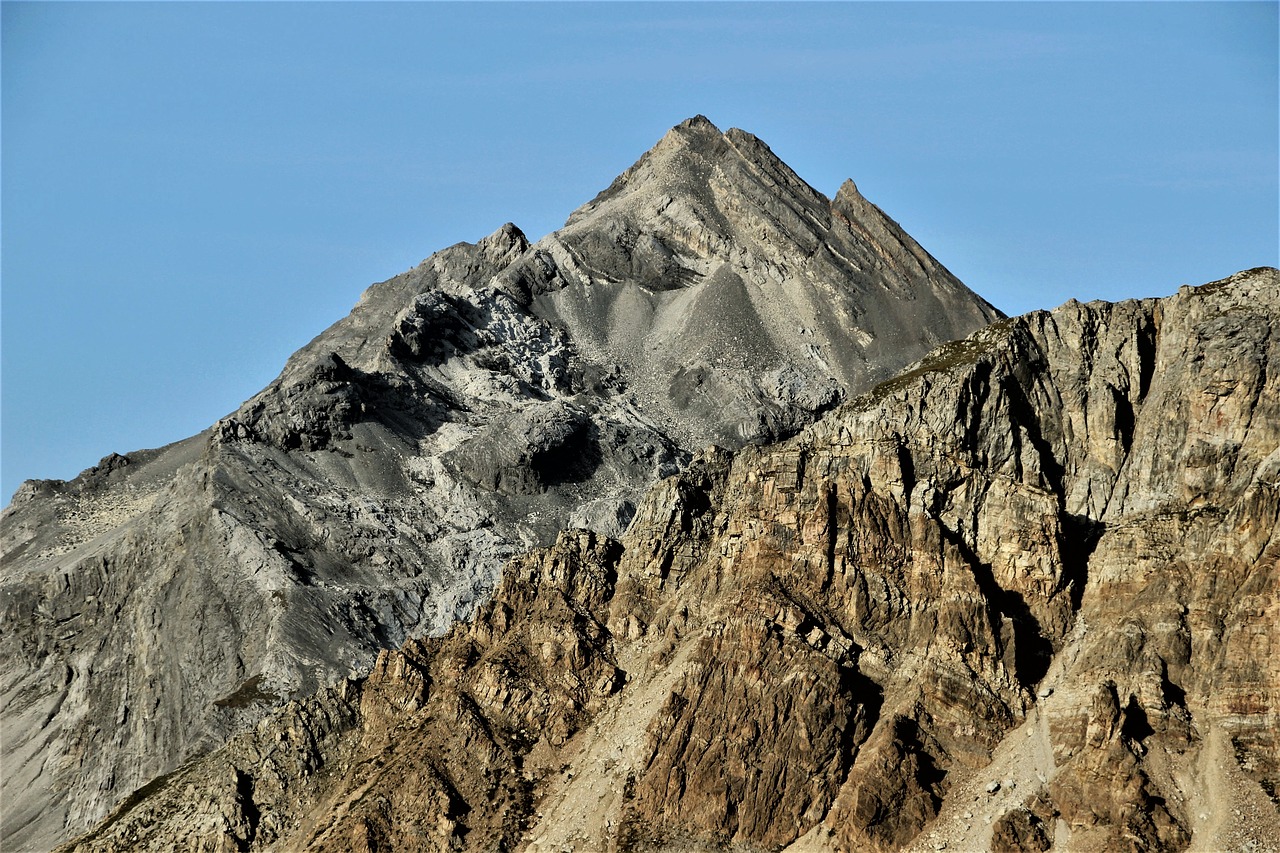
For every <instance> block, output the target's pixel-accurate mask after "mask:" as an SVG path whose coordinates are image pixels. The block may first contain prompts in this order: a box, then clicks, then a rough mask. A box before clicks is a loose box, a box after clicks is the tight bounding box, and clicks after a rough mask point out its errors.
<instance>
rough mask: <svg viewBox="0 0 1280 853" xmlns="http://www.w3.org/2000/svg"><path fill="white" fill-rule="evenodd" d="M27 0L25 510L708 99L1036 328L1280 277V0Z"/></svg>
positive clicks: (9, 79) (23, 26)
mask: <svg viewBox="0 0 1280 853" xmlns="http://www.w3.org/2000/svg"><path fill="white" fill-rule="evenodd" d="M2 15H3V20H2V22H0V23H2V27H3V31H2V35H3V45H2V53H0V56H2V62H3V68H2V74H0V86H2V99H3V100H2V102H0V112H2V116H0V119H2V125H0V133H2V147H3V150H2V152H0V154H2V159H0V164H2V169H3V174H2V176H0V177H2V184H0V187H2V192H0V201H2V210H0V214H2V219H0V231H2V233H0V243H2V245H0V257H2V261H0V276H2V278H3V285H2V288H3V289H2V291H0V293H2V299H3V339H2V340H3V343H2V346H3V362H2V364H3V375H2V380H3V385H2V388H3V398H2V403H3V413H2V427H3V433H2V437H0V449H2V451H3V457H2V460H0V462H2V471H0V473H2V481H3V482H2V483H0V488H2V489H3V497H0V501H5V502H7V500H8V496H9V495H11V494H12V492H13V490H14V489H15V488H16V487H17V485H18V484H19V482H20V481H21V480H23V479H26V478H29V477H58V478H69V477H72V476H74V475H75V474H76V473H77V472H79V471H80V470H81V469H83V468H85V467H87V466H89V465H92V464H94V463H95V462H96V461H97V460H98V459H99V458H100V457H102V456H104V455H106V454H107V453H109V452H111V451H118V452H128V451H130V450H134V449H138V448H141V447H154V446H159V445H161V444H165V443H167V442H170V441H174V440H177V439H180V438H183V437H185V436H187V435H191V434H193V433H195V432H198V431H199V430H201V429H203V428H204V427H206V426H208V425H209V424H211V423H212V422H213V421H215V420H216V419H217V418H219V417H221V416H222V415H224V414H226V413H228V412H230V411H232V410H233V409H235V408H236V406H237V405H238V404H239V403H240V402H241V401H242V400H244V399H245V398H247V397H249V396H250V395H252V394H253V393H254V392H256V391H257V390H258V389H260V388H261V387H262V386H264V385H265V384H266V383H267V382H269V381H270V380H271V378H272V377H273V376H274V375H275V374H276V373H277V372H278V371H279V369H280V367H281V366H282V365H283V363H284V360H285V358H286V357H287V356H288V355H289V353H290V352H292V351H293V350H294V349H296V348H297V347H299V346H301V345H302V344H303V343H305V342H306V341H307V340H309V339H310V338H311V337H313V336H314V335H315V334H317V333H319V332H320V331H321V330H322V329H324V328H325V327H326V326H327V325H329V324H330V323H331V322H333V321H334V320H337V319H339V318H340V317H342V316H343V315H345V314H346V313H347V311H348V310H349V309H350V308H351V306H352V305H353V304H354V303H355V301H356V299H357V298H358V297H359V294H360V292H361V291H362V290H363V289H364V287H366V286H367V285H368V284H370V283H372V282H374V281H379V280H382V279H385V278H388V277H390V276H392V275H394V274H396V273H398V272H401V271H403V270H405V269H407V268H409V267H411V266H413V265H414V264H416V263H417V262H418V261H420V260H421V259H422V258H424V257H426V256H427V255H429V254H431V253H432V252H434V251H436V250H438V249H441V248H443V247H445V246H447V245H449V244H452V243H454V242H457V241H459V240H467V241H474V240H477V239H479V238H480V237H483V236H484V235H486V234H488V233H490V232H492V231H493V230H495V229H496V228H497V227H498V226H500V225H501V224H502V223H503V222H506V221H508V220H510V221H513V222H515V223H516V224H517V225H519V226H520V227H521V228H522V229H524V231H525V232H526V233H527V234H528V235H529V236H530V237H531V238H534V239H536V238H538V237H540V236H542V235H544V234H546V233H547V232H549V231H552V230H554V229H555V228H557V227H558V226H559V225H561V224H562V223H563V222H564V220H565V218H566V217H567V216H568V214H569V212H570V211H571V210H573V209H574V208H575V207H577V206H578V205H580V204H582V203H584V202H585V201H587V200H589V199H590V198H591V197H592V196H593V195H594V194H595V193H596V192H598V191H599V190H600V189H602V188H603V187H605V186H606V185H608V183H609V182H610V180H612V178H613V177H614V176H615V175H616V174H617V173H618V172H620V171H622V170H623V169H625V168H626V167H627V166H628V165H630V164H631V163H632V162H633V161H634V160H635V159H636V158H637V157H638V156H639V155H640V154H642V153H643V152H644V151H645V150H646V149H647V148H649V147H650V146H651V145H652V144H653V143H654V142H656V141H657V140H658V138H660V137H661V136H662V134H663V133H664V132H665V131H666V130H667V129H668V128H669V127H670V126H671V125H674V124H676V123H678V122H680V121H681V120H683V119H685V118H687V117H689V116H692V115H694V114H697V113H703V114H705V115H706V116H707V117H709V118H710V119H711V120H712V121H713V122H715V123H716V124H717V125H719V126H720V127H721V128H722V129H727V128H729V127H734V126H736V127H741V128H744V129H746V130H749V131H751V132H753V133H755V134H756V135H758V136H760V137H761V138H763V139H764V140H765V141H766V142H767V143H769V145H770V146H771V147H772V148H773V150H774V151H775V152H776V153H777V154H778V155H779V156H780V157H782V159H784V160H785V161H786V162H788V163H789V164H790V165H791V166H792V167H793V168H794V169H795V170H796V171H797V172H798V173H799V174H800V176H801V177H803V178H805V179H806V180H807V181H809V183H811V184H812V185H813V186H815V187H816V188H817V189H819V190H821V191H822V192H825V193H827V194H828V195H832V194H834V192H835V190H836V188H837V187H838V186H839V184H840V182H841V181H842V180H843V179H845V178H846V177H852V178H853V179H854V180H855V181H856V182H857V183H858V186H859V188H860V189H861V190H862V192H863V194H864V195H866V196H867V197H868V198H870V199H871V200H872V201H874V202H876V203H877V204H879V205H880V206H881V207H882V208H884V210H885V211H886V212H887V213H888V214H889V215H890V216H892V217H894V218H895V219H897V220H898V221H899V222H900V223H902V225H903V226H904V227H905V228H906V229H907V231H909V232H910V233H911V234H912V235H914V236H915V237H916V238H917V239H918V240H919V241H920V242H921V244H923V245H924V247H925V248H926V249H928V250H929V251H930V252H932V253H933V254H934V255H935V256H936V257H937V258H938V259H939V260H941V261H942V262H943V263H944V264H946V265H947V266H948V267H949V268H950V269H951V270H952V271H953V272H955V273H956V274H957V275H958V276H959V277H960V278H961V279H963V280H964V281H965V282H966V283H967V284H969V286H970V287H972V288H974V289H975V290H977V291H978V292H979V293H981V294H983V295H984V296H985V297H986V298H987V299H989V300H990V301H992V302H993V303H995V304H996V305H997V306H999V307H1000V308H1002V309H1003V310H1005V311H1006V312H1009V313H1020V312H1023V311H1027V310H1030V309H1034V308H1043V307H1052V306H1054V305H1057V304H1060V303H1062V302H1064V301H1065V300H1067V299H1068V298H1070V297H1076V298H1080V299H1093V298H1105V299H1121V298H1126V297H1131V296H1157V295H1166V294H1168V293H1171V292H1173V291H1174V290H1175V289H1176V288H1177V287H1178V285H1180V284H1183V283H1191V284H1199V283H1202V282H1205V281H1209V280H1212V279H1215V278H1221V277H1223V276H1226V275H1229V274H1230V273H1232V272H1235V271H1237V270H1240V269H1245V268H1249V267H1254V266H1261V265H1276V264H1277V262H1278V258H1277V255H1278V250H1277V240H1278V237H1277V233H1278V231H1280V224H1278V221H1277V217H1278V213H1277V208H1278V196H1280V190H1278V188H1277V162H1278V159H1280V158H1278V148H1280V145H1278V142H1277V127H1278V119H1277V102H1278V94H1277V77H1278V69H1277V55H1278V48H1277V28H1278V22H1277V4H1276V3H1275V2H1267V3H1234V2H1222V3H1207V4H1202V3H1087V2H1079V3H1061V4H1060V3H838V4H833V3H821V4H819V3H786V4H772V3H752V4H747V5H739V4H731V3H706V4H688V5H686V4H673V3H661V4H656V3H655V4H627V3H607V4H603V3H602V4H597V3H570V4H505V3H463V4H452V3H388V4H375V3H323V4H310V3H221V4H215V3H208V4H186V3H160V4H156V3H88V4H78V3H42V2H38V3H11V2H5V3H3V7H2Z"/></svg>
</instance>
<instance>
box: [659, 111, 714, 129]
mask: <svg viewBox="0 0 1280 853" xmlns="http://www.w3.org/2000/svg"><path fill="white" fill-rule="evenodd" d="M671 129H672V130H681V129H685V130H712V131H715V132H716V133H719V132H720V128H718V127H716V126H715V124H714V123H713V122H712V121H711V119H709V118H707V117H706V116H704V115H702V114H701V113H699V114H698V115H696V116H694V117H693V118H687V119H685V120H684V121H682V122H680V123H679V124H677V125H676V126H675V127H673V128H671Z"/></svg>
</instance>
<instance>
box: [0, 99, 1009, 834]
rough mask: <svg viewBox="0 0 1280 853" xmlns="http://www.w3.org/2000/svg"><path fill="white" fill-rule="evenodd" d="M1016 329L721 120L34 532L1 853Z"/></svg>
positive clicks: (133, 459) (918, 252) (10, 583)
mask: <svg viewBox="0 0 1280 853" xmlns="http://www.w3.org/2000/svg"><path fill="white" fill-rule="evenodd" d="M998 316H999V315H998V313H997V312H996V311H995V310H994V309H993V308H991V306H989V305H988V304H986V303H985V302H984V301H982V300H981V299H980V298H979V297H977V296H976V295H974V294H973V293H972V292H970V291H968V290H967V289H966V288H964V286H963V285H961V284H960V283H959V282H958V281H956V279H955V278H954V277H952V276H951V275H950V274H949V273H948V272H947V271H946V270H945V269H943V268H942V267H941V266H940V265H938V264H937V263H936V262H935V261H934V260H933V259H932V258H930V257H929V256H928V255H927V254H926V253H925V252H924V251H923V250H922V249H921V248H920V247H919V246H918V245H916V243H915V242H914V241H913V240H911V238H910V237H908V236H906V235H905V234H904V233H903V232H902V230H901V229H900V228H899V227H898V226H897V225H896V224H895V223H893V222H892V220H890V219H888V218H887V217H886V216H885V215H884V214H883V213H881V212H880V211H879V210H878V209H877V208H875V207H874V206H873V205H871V204H870V203H868V202H867V201H865V200H864V199H863V198H862V197H861V196H860V195H859V194H858V193H857V191H856V190H855V189H854V188H853V185H852V184H847V185H846V186H845V187H843V188H842V189H841V190H840V192H839V193H838V194H837V195H836V197H835V198H834V199H833V200H828V199H827V198H825V197H824V196H822V195H821V194H820V193H818V192H817V191H815V190H813V189H812V188H811V187H809V186H808V185H807V184H805V183H804V182H803V181H802V180H800V178H798V177H797V176H796V175H795V174H794V173H793V172H792V171H791V170H790V169H789V168H787V167H786V165H785V164H783V163H782V162H781V161H779V160H778V159H777V158H776V157H775V156H774V155H773V154H772V153H771V152H770V151H769V149H768V148H767V146H765V145H764V143H762V142H761V141H760V140H758V139H756V138H755V137H753V136H751V135H750V134H747V133H744V132H742V131H737V130H731V131H729V132H727V133H721V132H720V131H719V130H718V129H716V128H715V127H714V126H713V125H711V123H710V122H708V121H707V120H705V119H702V118H697V119H692V120H690V121H688V122H685V123H684V124H682V125H680V126H678V127H676V128H673V129H672V130H671V131H670V132H669V133H668V134H667V135H666V136H665V137H664V138H663V139H662V140H661V141H660V142H659V143H658V144H657V146H655V148H654V149H653V150H652V151H650V152H649V153H648V154H646V155H645V156H644V157H642V158H641V159H640V161H639V162H638V163H637V164H636V165H635V166H634V167H632V168H631V169H629V170H628V171H627V172H626V173H625V174H624V175H622V176H621V177H619V178H618V180H617V181H615V182H614V183H613V185H612V186H610V187H609V188H608V189H606V190H605V191H604V192H603V193H601V194H600V196H598V197H597V198H596V199H595V200H594V201H593V202H591V203H590V204H588V205H586V206H585V207H583V208H582V209H580V210H579V211H577V212H575V213H574V214H573V215H572V217H571V218H570V220H569V222H568V224H567V225H566V226H565V228H564V229H562V230H561V231H558V232H556V233H555V234H552V235H550V236H548V237H547V238H545V239H543V240H540V241H538V242H537V243H535V244H532V245H531V244H530V243H529V241H528V240H527V239H526V238H525V236H524V235H523V234H522V233H521V232H520V231H519V229H517V228H516V227H515V226H513V225H506V226H503V227H502V228H500V229H498V230H497V231H496V232H495V233H494V234H492V235H490V236H489V237H486V238H485V239H483V240H480V241H479V242H478V243H476V244H474V245H472V244H459V245H457V246H453V247H450V248H448V249H445V250H443V251H441V252H439V253H437V254H435V255H433V256H432V257H430V258H428V259H427V260H425V261H424V262H423V263H422V264H421V265H419V266H417V267H415V268H414V269H412V270H410V271H408V272H406V273H404V274H402V275H399V276H396V277H394V278H392V279H390V280H388V281H385V282H383V283H381V284H377V285H374V286H373V287H371V288H369V290H368V291H367V292H366V293H365V294H364V296H363V297H362V298H361V300H360V302H359V304H358V305H357V306H356V307H355V309H354V310H353V311H352V312H351V314H350V315H349V316H348V317H346V318H344V319H343V320H341V321H339V322H338V323H336V324H335V325H334V326H332V327H331V328H330V329H328V330H327V331H325V332H324V333H323V334H321V335H320V336H318V337H317V338H316V339H315V340H313V341H312V342H311V343H310V344H308V345H307V346H306V347H304V348H303V349H302V350H300V351H299V352H298V353H296V354H295V355H294V356H293V357H292V358H290V360H289V362H288V363H287V364H286V366H285V367H284V370H283V371H282V373H281V374H280V376H279V377H278V378H277V379H276V380H275V381H273V382H272V383H271V384H270V385H269V386H268V387H267V388H266V389H264V390H263V391H262V392H261V393H259V394H257V395H256V396H254V397H253V398H252V399H251V400H249V401H247V402H246V403H245V404H244V405H243V406H241V407H240V408H239V409H238V410H237V411H235V412H233V413H231V414H230V415H228V416H227V417H225V418H223V419H222V420H220V421H219V422H218V423H217V424H215V425H213V426H212V427H211V428H210V429H209V430H207V431H205V432H204V433H202V434H200V435H197V436H194V437H192V438H190V439H187V440H185V441H182V442H178V443H176V444H174V445H170V446H168V447H165V448H161V449H158V450H148V451H140V452H135V453H128V454H126V455H117V454H113V455H111V456H108V457H107V458H105V459H104V460H103V462H102V463H101V464H100V465H98V466H96V467H95V468H93V469H90V470H89V471H86V472H84V473H83V474H82V475H81V476H80V477H78V478H76V479H75V480H72V481H70V482H61V481H32V482H28V483H26V484H24V485H23V487H22V488H21V489H20V490H19V492H18V493H17V494H16V495H15V497H14V500H13V502H12V504H11V505H10V507H9V508H7V509H6V510H5V512H4V516H3V530H2V531H0V535H2V538H3V543H2V544H3V559H2V560H0V613H2V616H0V618H2V619H3V624H4V626H5V630H4V631H3V632H0V661H2V662H3V673H4V674H3V677H2V678H0V715H2V716H3V720H4V722H3V725H4V737H3V743H2V745H0V749H2V752H3V754H2V756H0V757H2V760H3V765H4V773H3V774H0V788H2V789H0V808H2V809H3V815H2V817H3V820H2V821H0V848H3V849H5V850H44V849H48V848H49V847H50V846H52V845H53V844H56V843H58V842H59V841H61V840H63V839H65V838H67V837H69V836H70V835H74V834H78V833H80V832H83V831H84V830H86V829H88V828H89V827H90V826H92V825H93V824H94V823H95V822H96V821H98V820H99V819H100V818H101V817H102V816H103V815H104V814H106V813H107V812H108V811H109V810H110V809H112V808H115V807H116V806H117V805H119V804H120V803H121V801H122V800H124V799H125V798H126V797H127V796H128V797H130V798H132V797H133V796H134V795H131V794H130V792H133V791H135V790H136V789H139V788H140V787H141V786H144V785H145V784H148V780H151V779H153V778H155V777H157V776H158V775H160V774H164V773H167V772H169V771H172V770H174V769H175V768H177V767H178V766H179V765H180V764H182V763H183V762H185V761H187V760H189V759H191V758H192V757H194V756H198V755H200V754H203V753H205V752H208V751H209V750H211V749H214V748H216V747H218V746H220V745H222V744H224V743H225V742H226V740H227V738H228V737H229V736H230V735H232V734H233V733H235V732H238V731H245V730H247V729H249V728H251V727H252V726H253V725H255V724H256V723H257V722H258V721H259V720H261V719H262V718H264V716H265V715H267V714H268V713H269V712H270V711H271V710H272V709H273V708H275V707H277V706H280V705H282V704H284V703H285V702H287V701H289V700H293V699H300V698H302V697H306V696H310V695H312V694H314V693H315V692H316V691H317V690H322V689H326V688H329V687H331V686H332V685H333V684H335V683H337V682H339V681H340V679H342V678H343V677H345V676H347V675H349V674H350V673H352V672H353V671H365V670H367V669H368V668H369V667H370V666H371V665H372V664H373V663H374V661H375V659H376V657H377V655H378V652H379V650H381V649H388V648H398V647H400V646H402V645H403V644H404V643H405V642H406V641H407V640H409V639H410V638H413V637H421V636H424V635H429V634H432V633H439V632H442V631H444V630H445V629H447V628H448V627H449V626H450V625H451V624H453V623H454V622H455V621H456V620H458V619H460V618H463V617H465V616H467V615H468V614H469V613H470V612H471V610H472V608H473V607H474V606H475V605H476V603H477V602H480V601H483V600H485V599H486V598H487V597H488V595H489V593H490V592H491V591H492V589H493V586H494V584H495V582H496V580H497V578H498V576H499V573H500V569H501V566H502V565H503V563H504V562H505V561H507V560H509V559H511V558H512V557H514V556H515V555H517V554H520V553H523V552H525V551H526V550H528V549H529V548H531V547H535V546H546V545H549V544H550V543H551V542H553V541H554V540H555V536H556V532H557V531H558V530H560V529H561V528H563V527H566V526H576V527H586V528H590V529H593V530H595V531H596V532H597V533H599V534H600V535H601V536H607V537H615V538H616V537H618V536H620V535H621V534H622V532H623V531H624V530H626V529H627V527H628V525H629V524H630V523H631V521H632V517H633V516H634V514H635V512H636V505H637V502H638V501H639V499H640V496H641V495H642V494H643V493H644V491H645V489H646V488H647V487H648V486H649V485H650V484H652V483H653V482H654V481H655V480H657V479H660V478H662V477H667V476H670V475H672V474H675V473H676V472H678V471H679V470H680V469H681V468H682V467H683V466H684V465H685V464H687V462H688V460H689V458H690V456H691V453H692V452H693V451H694V450H696V449H697V448H698V447H701V446H702V445H703V444H705V443H707V442H710V441H716V442H719V443H721V444H723V445H726V446H728V447H732V448H737V447H741V446H744V445H747V444H751V443H758V442H764V441H772V440H776V439H779V438H782V437H785V436H788V435H792V434H794V433H796V432H797V431H798V430H800V429H801V428H803V427H804V426H805V425H807V424H809V423H811V422H812V421H813V420H814V419H815V418H817V417H818V416H820V415H821V414H822V413H823V412H826V411H830V410H831V409H832V408H834V407H835V406H837V405H838V404H839V403H840V402H841V401H842V400H845V399H847V398H848V397H849V396H850V395H853V394H856V393H858V392H861V391H863V390H865V389H866V388H868V387H870V385H871V384H872V383H874V382H875V381H878V380H881V379H884V378H886V377H888V376H890V375H892V374H893V373H895V372H896V371H898V370H899V369H901V368H902V367H903V366H905V365H906V364H908V363H909V362H912V361H914V360H916V359H918V358H920V357H921V356H923V355H924V354H925V352H927V351H928V350H929V349H930V348H931V347H933V346H934V345H936V344H937V343H939V342H942V341H946V340H951V339H954V338H957V337H961V336H963V335H965V334H967V333H969V332H971V331H973V330H974V329H976V328H979V327H981V326H983V325H985V324H986V323H988V322H990V321H991V320H993V319H996V318H998ZM325 695H330V694H325ZM332 701H333V702H335V703H337V704H336V705H334V706H333V708H334V709H335V710H333V711H332V713H330V712H327V711H326V712H323V714H329V716H328V717H325V719H330V718H331V719H332V720H335V721H340V720H343V719H346V718H347V717H346V716H344V715H346V714H348V713H349V711H348V710H343V709H346V708H347V706H346V705H342V701H345V700H339V699H333V700H332ZM566 701H567V700H566ZM575 701H576V700H575ZM316 713H322V712H320V711H317V712H316ZM350 713H354V712H350ZM323 714H322V716H323ZM237 778H239V777H237ZM236 784H241V783H240V782H237V783H236ZM237 790H240V789H237ZM250 794H251V792H249V793H246V792H244V791H242V792H241V793H240V794H237V796H240V797H241V798H242V799H244V798H248V799H247V800H245V801H246V802H248V801H249V800H251V799H252V796H250ZM254 796H256V795H254ZM513 796H514V794H513ZM513 808H514V807H513Z"/></svg>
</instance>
